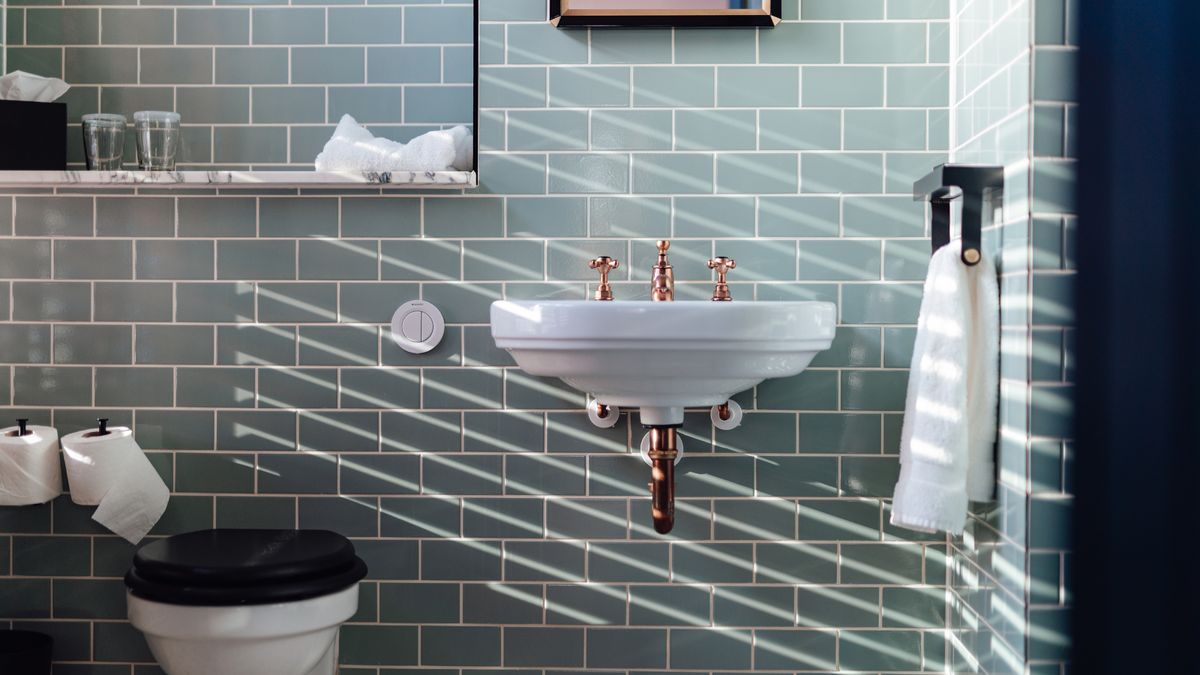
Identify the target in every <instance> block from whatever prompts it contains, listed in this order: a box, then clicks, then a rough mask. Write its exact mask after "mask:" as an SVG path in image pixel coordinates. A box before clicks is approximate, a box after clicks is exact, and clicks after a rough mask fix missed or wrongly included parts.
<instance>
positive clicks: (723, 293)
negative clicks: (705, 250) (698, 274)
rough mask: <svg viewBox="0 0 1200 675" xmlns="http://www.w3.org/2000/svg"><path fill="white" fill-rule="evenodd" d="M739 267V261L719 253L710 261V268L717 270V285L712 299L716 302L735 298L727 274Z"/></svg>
mask: <svg viewBox="0 0 1200 675" xmlns="http://www.w3.org/2000/svg"><path fill="white" fill-rule="evenodd" d="M735 267H737V261H736V260H734V259H733V258H726V257H725V256H723V255H719V256H717V257H715V258H713V259H711V260H709V261H708V269H710V270H716V271H717V287H716V288H714V289H713V296H712V299H713V301H714V302H728V301H730V300H733V296H732V295H730V294H729V283H728V282H726V281H725V275H726V274H729V270H731V269H734V268H735Z"/></svg>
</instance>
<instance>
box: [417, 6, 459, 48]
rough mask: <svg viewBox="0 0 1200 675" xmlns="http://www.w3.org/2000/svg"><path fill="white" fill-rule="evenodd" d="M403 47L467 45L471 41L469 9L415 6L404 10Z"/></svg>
mask: <svg viewBox="0 0 1200 675" xmlns="http://www.w3.org/2000/svg"><path fill="white" fill-rule="evenodd" d="M404 18H405V22H404V42H405V43H406V44H415V43H428V44H447V43H452V44H469V43H471V42H472V36H471V33H472V27H473V26H474V20H473V18H472V8H471V7H467V6H448V7H438V6H415V7H408V8H407V9H406V10H405V15H404Z"/></svg>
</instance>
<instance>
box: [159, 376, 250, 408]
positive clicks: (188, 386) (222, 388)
mask: <svg viewBox="0 0 1200 675" xmlns="http://www.w3.org/2000/svg"><path fill="white" fill-rule="evenodd" d="M254 378H255V373H254V370H253V369H251V368H180V369H178V370H177V371H176V394H175V402H176V405H178V406H181V407H187V408H205V407H222V408H252V407H254Z"/></svg>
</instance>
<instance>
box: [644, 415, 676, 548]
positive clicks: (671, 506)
mask: <svg viewBox="0 0 1200 675" xmlns="http://www.w3.org/2000/svg"><path fill="white" fill-rule="evenodd" d="M677 447H678V446H677V445H676V436H675V428H674V427H650V452H649V455H650V515H651V516H652V517H653V518H654V531H655V532H658V533H659V534H666V533H668V532H670V531H671V528H673V527H674V526H675V457H676V456H677V455H678V452H679V451H678V449H677Z"/></svg>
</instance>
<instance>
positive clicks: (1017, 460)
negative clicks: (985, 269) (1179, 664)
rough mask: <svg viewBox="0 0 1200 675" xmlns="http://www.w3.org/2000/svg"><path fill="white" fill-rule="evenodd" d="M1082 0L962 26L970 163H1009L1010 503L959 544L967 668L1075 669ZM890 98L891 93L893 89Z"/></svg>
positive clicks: (968, 19)
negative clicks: (1069, 655) (1072, 515)
mask: <svg viewBox="0 0 1200 675" xmlns="http://www.w3.org/2000/svg"><path fill="white" fill-rule="evenodd" d="M1081 4H1082V3H1080V2H1078V0H1021V1H1020V2H1013V3H1007V4H1006V5H1005V6H1000V5H999V4H996V3H988V2H982V1H979V0H969V1H968V2H965V3H962V4H961V5H960V6H959V7H958V8H957V12H958V13H957V14H956V15H955V17H954V19H953V22H952V23H953V25H954V27H955V29H956V30H957V31H958V36H959V38H958V45H959V52H958V53H956V54H954V55H953V69H952V70H953V75H954V82H955V83H954V87H953V90H952V92H951V95H952V99H951V100H952V110H953V115H954V119H955V122H956V124H955V129H956V130H955V136H954V138H953V139H952V142H953V144H954V157H955V159H956V160H958V161H963V162H979V163H987V164H1000V165H1004V166H1005V167H1006V185H1005V190H1006V193H1005V197H1004V206H1003V210H1002V211H1001V212H1000V214H999V217H998V218H996V220H995V226H994V227H993V228H992V230H991V231H990V232H989V233H988V235H987V238H988V240H989V241H990V242H992V244H993V245H994V249H993V250H994V251H995V252H996V254H997V258H998V264H999V267H1000V272H1001V296H1002V297H1001V300H1002V305H1003V307H1004V310H1003V312H1002V319H1001V327H1002V335H1001V353H1002V354H1003V356H1002V360H1001V380H1002V383H1001V404H1000V426H1001V434H1000V443H999V444H998V457H997V465H998V475H999V485H998V494H997V499H996V501H995V502H994V503H992V504H988V505H978V506H979V508H977V509H976V511H975V513H974V514H973V517H972V518H971V521H970V523H969V524H968V528H969V532H968V536H966V537H963V538H961V539H957V538H956V539H953V540H952V542H951V555H952V560H953V566H952V569H953V571H952V577H951V583H950V591H951V597H952V601H951V612H950V615H949V626H950V629H951V632H950V638H951V643H952V645H951V658H952V666H953V667H954V669H955V670H956V671H957V670H959V669H962V670H977V671H979V672H986V673H990V674H993V675H1025V674H1027V673H1030V672H1038V673H1041V672H1047V673H1050V672H1053V673H1059V672H1062V669H1063V668H1065V662H1066V651H1067V646H1068V645H1069V642H1070V640H1069V635H1068V634H1067V629H1066V622H1065V617H1066V615H1067V610H1068V608H1069V606H1070V602H1071V600H1070V595H1071V591H1070V587H1069V584H1068V579H1067V578H1066V575H1065V574H1064V572H1063V570H1064V569H1066V567H1067V563H1068V561H1067V558H1068V556H1070V550H1069V548H1070V547H1069V544H1070V533H1069V531H1068V529H1067V528H1068V523H1069V512H1070V508H1071V485H1070V479H1069V475H1070V471H1071V461H1072V448H1073V444H1072V439H1071V438H1070V436H1071V413H1072V411H1071V386H1072V381H1073V371H1072V362H1073V357H1072V350H1073V345H1074V340H1075V335H1074V328H1073V313H1072V299H1071V293H1072V289H1073V281H1074V260H1073V256H1072V254H1071V251H1072V250H1073V249H1074V246H1073V240H1074V236H1075V230H1076V225H1075V220H1076V219H1075V215H1074V213H1073V209H1074V207H1073V205H1072V200H1073V192H1074V178H1073V176H1074V163H1075V152H1074V144H1073V141H1072V140H1071V139H1072V137H1073V133H1074V125H1075V120H1076V111H1077V105H1076V104H1075V102H1074V86H1073V85H1074V72H1073V70H1074V66H1073V58H1074V56H1075V53H1076V51H1077V49H1078V47H1077V43H1076V39H1075V34H1074V31H1073V29H1072V26H1074V25H1075V23H1076V22H1077V21H1078V12H1079V11H1080V8H1081ZM889 91H890V90H889Z"/></svg>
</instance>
